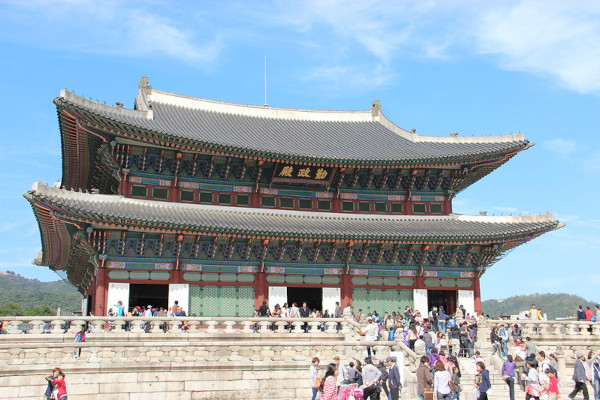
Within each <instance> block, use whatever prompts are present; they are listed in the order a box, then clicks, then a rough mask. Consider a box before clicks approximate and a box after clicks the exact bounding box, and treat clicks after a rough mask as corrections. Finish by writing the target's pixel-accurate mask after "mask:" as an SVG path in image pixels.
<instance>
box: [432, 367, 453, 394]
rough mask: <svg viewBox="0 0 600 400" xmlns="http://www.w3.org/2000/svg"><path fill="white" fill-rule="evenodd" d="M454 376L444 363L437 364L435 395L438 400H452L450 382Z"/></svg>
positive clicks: (434, 382) (434, 378)
mask: <svg viewBox="0 0 600 400" xmlns="http://www.w3.org/2000/svg"><path fill="white" fill-rule="evenodd" d="M451 379H452V375H450V372H448V371H446V368H445V367H444V363H443V362H441V361H439V360H438V361H436V362H435V374H434V375H433V395H434V396H435V397H436V398H437V400H442V399H443V400H450V397H452V391H451V390H450V384H449V382H450V380H451Z"/></svg>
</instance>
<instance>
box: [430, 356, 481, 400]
mask: <svg viewBox="0 0 600 400" xmlns="http://www.w3.org/2000/svg"><path fill="white" fill-rule="evenodd" d="M491 387H492V384H491V383H490V372H489V371H488V370H487V369H485V364H484V363H483V361H478V362H477V375H475V388H476V389H477V391H478V392H479V396H478V397H477V400H487V398H488V397H487V391H488V390H490V388H491ZM438 400H439V399H438Z"/></svg>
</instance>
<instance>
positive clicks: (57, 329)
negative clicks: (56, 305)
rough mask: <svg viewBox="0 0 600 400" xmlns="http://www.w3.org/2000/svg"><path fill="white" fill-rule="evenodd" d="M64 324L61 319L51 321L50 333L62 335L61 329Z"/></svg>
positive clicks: (62, 330)
mask: <svg viewBox="0 0 600 400" xmlns="http://www.w3.org/2000/svg"><path fill="white" fill-rule="evenodd" d="M64 323H65V321H64V320H62V319H55V320H52V329H51V330H50V333H55V334H57V335H58V334H61V335H62V334H63V333H64V329H63V327H62V326H63V324H64Z"/></svg>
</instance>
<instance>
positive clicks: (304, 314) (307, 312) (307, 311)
mask: <svg viewBox="0 0 600 400" xmlns="http://www.w3.org/2000/svg"><path fill="white" fill-rule="evenodd" d="M299 312H300V318H308V317H310V309H309V308H308V306H307V305H306V302H303V303H302V307H300V310H299ZM308 330H309V326H308V323H304V332H308Z"/></svg>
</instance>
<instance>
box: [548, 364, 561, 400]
mask: <svg viewBox="0 0 600 400" xmlns="http://www.w3.org/2000/svg"><path fill="white" fill-rule="evenodd" d="M545 372H546V375H548V379H549V381H548V382H547V383H546V387H545V388H544V391H545V392H546V393H548V400H557V399H558V398H559V396H560V390H559V389H558V379H557V378H556V376H555V375H554V373H553V372H552V370H551V369H550V368H547V369H546V371H545Z"/></svg>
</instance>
